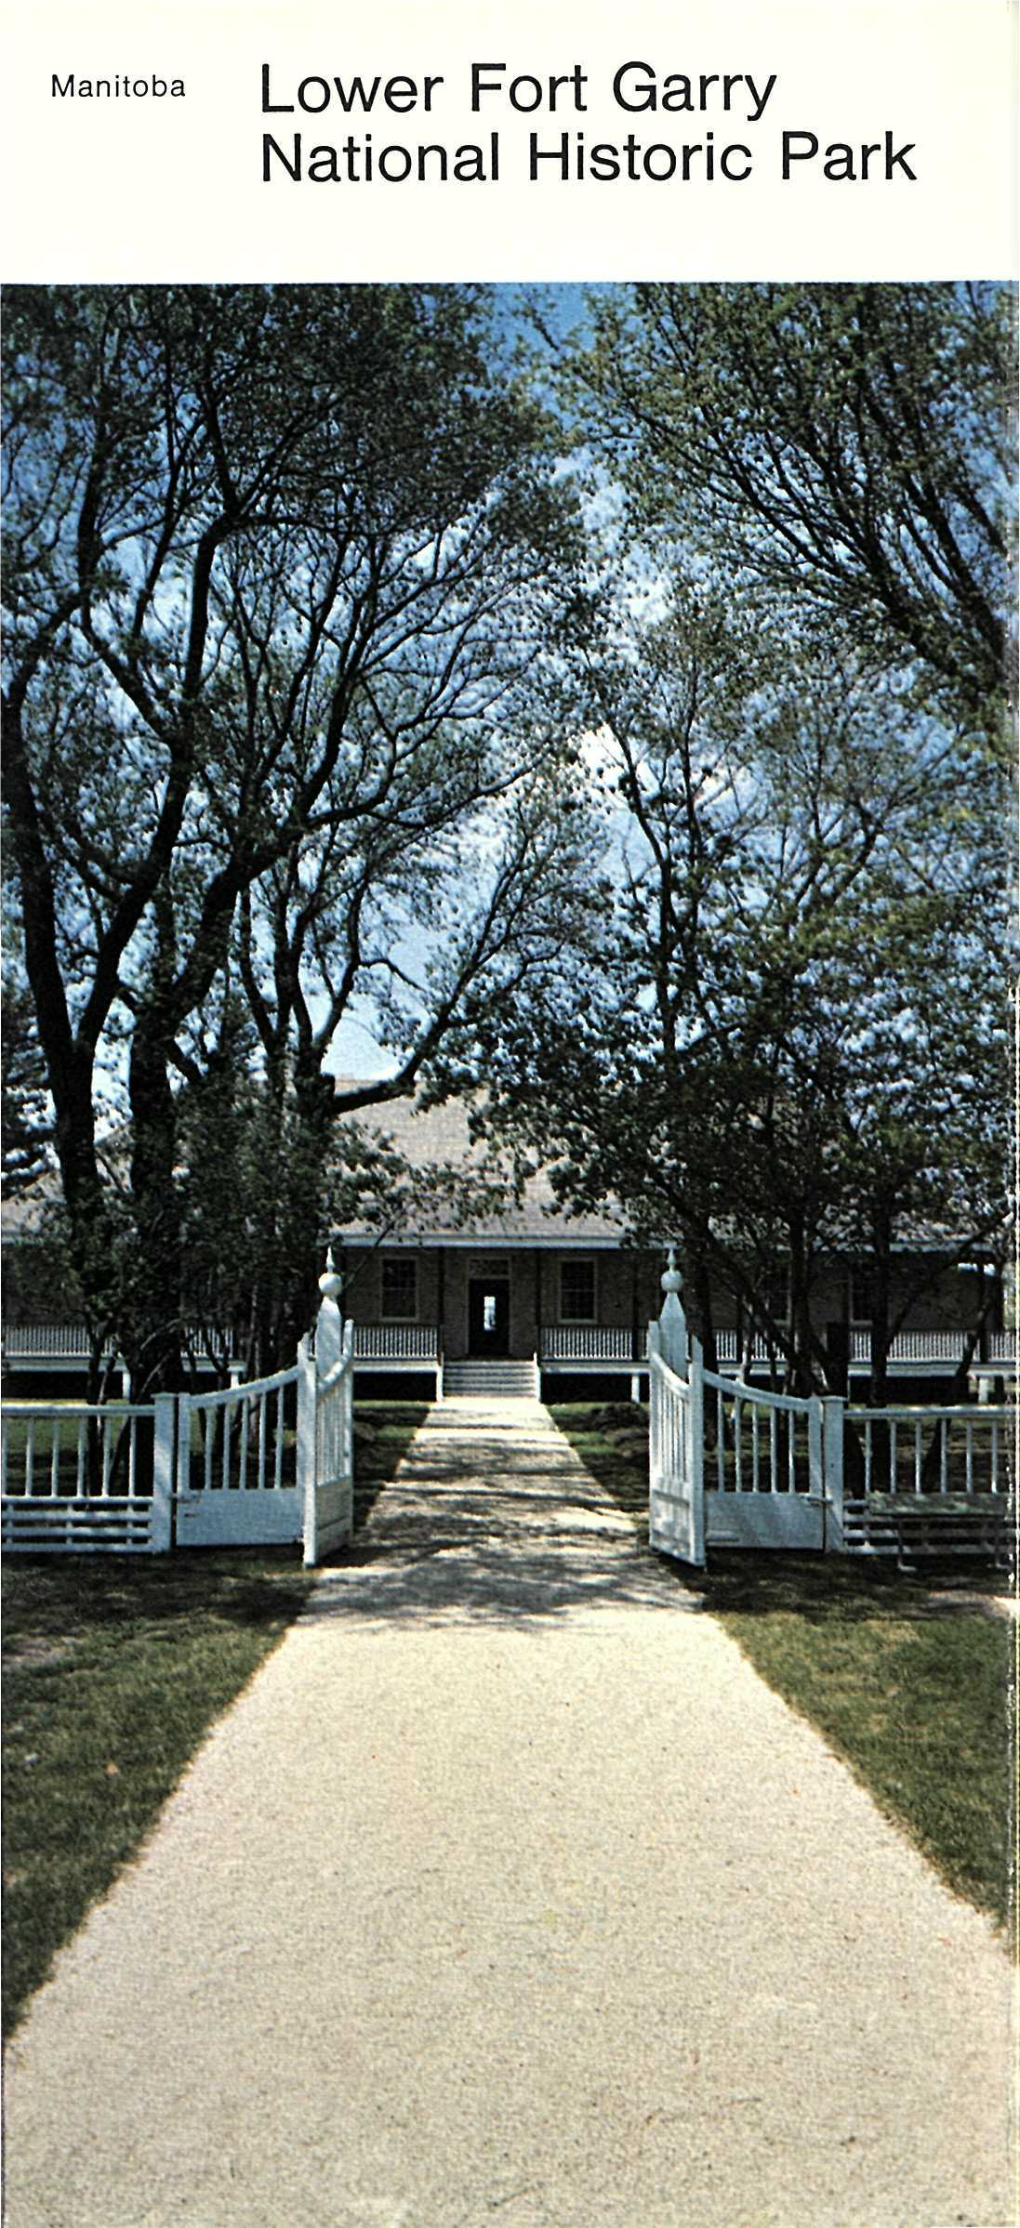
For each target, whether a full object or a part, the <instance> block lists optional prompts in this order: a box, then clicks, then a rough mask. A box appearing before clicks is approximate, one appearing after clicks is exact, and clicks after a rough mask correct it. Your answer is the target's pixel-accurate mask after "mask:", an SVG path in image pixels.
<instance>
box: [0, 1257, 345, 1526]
mask: <svg viewBox="0 0 1020 2228" xmlns="http://www.w3.org/2000/svg"><path fill="white" fill-rule="evenodd" d="M319 1284H320V1289H321V1291H322V1295H323V1297H322V1305H321V1306H320V1309H319V1314H318V1319H317V1323H316V1334H315V1352H314V1354H313V1353H312V1349H311V1343H310V1341H309V1340H302V1343H301V1347H300V1349H299V1353H298V1360H297V1363H296V1364H295V1366H294V1367H293V1368H292V1369H284V1370H280V1371H278V1373H277V1374H276V1375H275V1376H273V1377H262V1378H259V1379H257V1380H256V1381H255V1382H254V1383H251V1384H242V1385H232V1386H230V1387H229V1389H228V1390H225V1391H222V1392H214V1393H202V1394H199V1395H197V1396H196V1395H189V1394H180V1395H177V1396H176V1397H175V1396H173V1395H171V1394H159V1395H158V1396H157V1398H156V1399H155V1400H154V1401H153V1402H152V1403H151V1404H150V1405H148V1406H146V1407H135V1406H130V1405H122V1404H120V1403H118V1404H116V1405H114V1404H108V1405H107V1406H104V1407H100V1408H89V1407H85V1406H82V1405H77V1404H71V1403H68V1404H66V1405H58V1404H54V1405H52V1406H49V1407H38V1406H36V1405H35V1404H34V1403H30V1402H21V1401H10V1402H4V1404H3V1411H2V1417H0V1435H2V1450H3V1451H2V1465H3V1480H2V1487H3V1489H2V1525H3V1545H4V1547H5V1548H6V1549H9V1550H10V1551H12V1552H15V1553H18V1552H20V1553H22V1554H67V1553H68V1552H70V1551H75V1552H86V1553H94V1552H97V1551H105V1552H111V1551H112V1552H116V1553H119V1554H142V1555H152V1554H163V1553H165V1552H166V1551H167V1550H168V1549H169V1548H170V1547H171V1545H176V1546H178V1547H238V1546H267V1545H279V1544H282V1543H286V1542H288V1541H295V1540H303V1542H304V1559H305V1562H306V1563H317V1562H321V1561H322V1559H323V1558H324V1556H326V1555H329V1554H332V1553H333V1552H334V1550H335V1549H336V1548H338V1547H340V1546H342V1545H343V1543H344V1541H345V1540H347V1539H349V1538H350V1536H351V1533H352V1531H353V1528H354V1477H353V1453H354V1426H353V1399H354V1334H353V1326H352V1325H351V1324H348V1325H347V1327H346V1330H345V1329H344V1326H343V1324H342V1323H341V1319H340V1311H339V1308H338V1307H337V1304H336V1297H335V1295H336V1292H337V1290H338V1288H339V1278H338V1277H337V1276H336V1275H335V1274H334V1272H333V1269H332V1264H330V1266H329V1268H328V1269H327V1272H326V1274H325V1276H323V1277H320V1279H319ZM175 1534H176V1537H175V1536H174V1535H175Z"/></svg>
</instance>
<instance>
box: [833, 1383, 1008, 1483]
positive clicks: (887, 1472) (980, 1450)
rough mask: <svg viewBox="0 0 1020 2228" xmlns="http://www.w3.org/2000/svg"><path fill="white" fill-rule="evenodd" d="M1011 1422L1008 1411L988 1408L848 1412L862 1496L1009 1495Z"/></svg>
mask: <svg viewBox="0 0 1020 2228" xmlns="http://www.w3.org/2000/svg"><path fill="white" fill-rule="evenodd" d="M1011 1422H1012V1418H1011V1413H1010V1410H1009V1409H1008V1408H993V1407H989V1406H984V1407H981V1406H979V1407H976V1408H928V1407H925V1408H906V1407H896V1408H848V1409H847V1410H846V1425H847V1428H848V1431H849V1432H850V1433H851V1434H852V1435H853V1436H854V1437H855V1438H856V1440H857V1442H858V1445H859V1447H860V1452H861V1460H862V1464H863V1474H862V1478H861V1484H862V1486H863V1494H864V1496H865V1497H867V1496H868V1495H870V1494H873V1493H881V1494H893V1495H903V1494H907V1493H910V1494H913V1495H914V1496H915V1497H916V1496H918V1495H921V1494H933V1493H934V1494H939V1495H946V1494H956V1495H960V1494H962V1495H963V1496H964V1497H965V1498H968V1499H969V1498H970V1497H971V1496H972V1495H974V1494H977V1493H996V1494H998V1493H1008V1492H1009V1490H1010V1484H1011V1479H1010V1463H1009V1454H1010V1426H1011ZM851 1444H852V1442H851ZM852 1474H853V1473H852V1472H851V1475H852Z"/></svg>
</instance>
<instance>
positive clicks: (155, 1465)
mask: <svg viewBox="0 0 1020 2228" xmlns="http://www.w3.org/2000/svg"><path fill="white" fill-rule="evenodd" d="M152 1405H153V1408H154V1410H155V1419H156V1420H155V1423H154V1425H153V1435H152V1437H153V1443H152V1521H151V1529H150V1533H149V1537H150V1539H151V1541H152V1553H153V1554H154V1555H166V1554H167V1553H168V1552H169V1548H170V1511H171V1509H172V1507H173V1484H174V1408H175V1406H176V1402H175V1400H174V1396H173V1393H157V1394H156V1396H155V1399H154V1400H153V1404H152Z"/></svg>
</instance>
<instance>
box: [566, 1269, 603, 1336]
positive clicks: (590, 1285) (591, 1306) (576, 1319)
mask: <svg viewBox="0 0 1020 2228" xmlns="http://www.w3.org/2000/svg"><path fill="white" fill-rule="evenodd" d="M560 1321H561V1323H594V1321H595V1263H594V1261H561V1262H560Z"/></svg>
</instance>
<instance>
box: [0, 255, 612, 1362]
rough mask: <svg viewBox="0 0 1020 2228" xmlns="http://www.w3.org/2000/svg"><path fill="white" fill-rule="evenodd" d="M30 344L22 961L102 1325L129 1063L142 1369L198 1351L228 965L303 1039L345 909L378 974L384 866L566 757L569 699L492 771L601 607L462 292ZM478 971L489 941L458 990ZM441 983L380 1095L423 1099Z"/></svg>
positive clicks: (495, 357)
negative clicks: (188, 1335)
mask: <svg viewBox="0 0 1020 2228" xmlns="http://www.w3.org/2000/svg"><path fill="white" fill-rule="evenodd" d="M6 346H7V360H8V372H7V426H6V463H7V502H6V507H7V518H8V531H7V561H8V589H7V598H8V601H7V610H8V620H7V680H6V690H5V714H6V723H7V755H6V791H5V797H6V803H7V809H8V812H9V816H10V825H11V834H12V850H13V855H14V861H15V866H16V872H17V879H18V885H19V894H20V902H21V909H22V915H23V923H24V943H25V960H26V971H27V976H28V980H29V983H30V986H31V991H32V996H33V1002H34V1006H35V1011H36V1016H37V1021H38V1027H39V1034H40V1040H41V1043H42V1047H43V1052H44V1056H45V1060H46V1069H47V1076H48V1080H49V1087H50V1090H51V1093H52V1096H53V1101H54V1106H55V1115H56V1119H55V1138H56V1149H57V1153H58V1157H59V1162H60V1169H61V1177H62V1183H63V1191H64V1197H65V1201H66V1206H67V1212H68V1216H69V1220H70V1226H71V1231H72V1243H73V1247H74V1254H75V1265H76V1270H77V1273H78V1276H79V1279H80V1281H81V1282H82V1284H83V1286H86V1287H87V1288H88V1290H89V1292H90V1295H91V1304H92V1305H93V1306H94V1307H95V1309H96V1310H98V1311H102V1309H103V1308H105V1307H106V1306H107V1305H108V1304H110V1297H111V1296H110V1294H109V1293H104V1292H103V1291H102V1290H101V1289H100V1286H101V1284H102V1279H103V1268H102V1263H103V1261H104V1260H105V1259H107V1258H113V1253H114V1244H113V1240H114V1231H113V1227H112V1223H111V1220H110V1217H111V1200H110V1194H109V1187H108V1185H107V1184H106V1182H105V1181H104V1177H103V1171H102V1168H101V1164H100V1157H99V1153H98V1149H97V1099H98V1095H99V1077H100V1074H101V1071H102V1068H103V1065H104V1063H107V1064H110V1065H111V1066H112V1068H113V1070H114V1072H115V1073H116V1072H117V1070H118V1064H119V1068H120V1072H121V1074H122V1075H123V1078H124V1087H125V1094H126V1101H127V1111H128V1114H129V1118H130V1201H131V1213H132V1218H133V1225H134V1231H135V1236H136V1241H137V1253H138V1262H139V1266H140V1272H141V1273H139V1274H138V1275H137V1276H136V1277H135V1278H134V1279H133V1280H132V1285H131V1288H132V1290H133V1293H134V1299H133V1303H132V1309H131V1312H130V1319H126V1318H125V1319H124V1320H123V1321H122V1323H121V1326H120V1330H121V1338H122V1343H123V1345H124V1347H125V1351H126V1352H127V1355H128V1359H129V1360H130V1362H131V1364H132V1368H133V1370H134V1371H135V1372H136V1381H137V1382H138V1385H139V1390H141V1389H142V1388H143V1387H144V1386H145V1385H146V1384H158V1383H173V1382H175V1381H176V1379H177V1378H178V1377H179V1374H180V1369H181V1355H180V1323H181V1319H182V1295H183V1259H182V1248H181V1227H180V1218H179V1214H178V1211H177V1210H178V1200H177V1178H176V1169H177V1157H178V1136H177V1131H178V1102H179V1095H180V1094H179V1087H178V1086H179V1078H180V1077H181V1076H182V1075H183V1076H186V1077H188V1078H189V1079H190V1080H191V1082H192V1083H194V1082H195V1080H196V1076H197V1075H199V1074H200V1073H201V1071H202V1067H203V1061H204V1053H205V1049H206V1035H207V1032H206V1027H205V1016H206V1014H207V1012H208V1011H209V1010H210V1008H211V1007H212V1008H214V1007H215V1005H216V1002H217V1000H221V999H222V998H224V997H229V996H230V995H231V994H232V991H233V989H234V987H235V978H236V973H237V970H238V969H240V970H241V974H242V979H243V981H244V984H245V987H246V988H247V990H248V993H249V995H250V996H251V997H252V1004H253V1012H254V1014H255V1018H256V1021H257V1022H259V1023H262V1022H264V1020H265V1011H264V1009H265V996H264V989H263V987H262V985H261V984H260V983H259V976H260V974H261V973H262V972H263V970H264V968H265V966H266V965H268V966H269V968H270V972H271V973H272V971H273V970H274V969H275V975H276V988H275V1020H274V1022H273V1024H272V1025H271V1028H270V1030H269V1033H270V1034H271V1033H272V1029H273V1028H275V1030H276V1037H277V1044H276V1050H277V1051H279V1050H280V1044H281V1042H283V1041H285V1040H286V1037H287V1032H288V1031H289V1030H290V1028H291V1026H292V1024H293V1025H294V1026H295V1027H296V1026H297V1023H298V1019H299V1017H300V1016H301V1012H302V1006H303V1004H304V1006H305V1008H306V1009H307V1007H308V1000H307V998H306V995H305V991H304V989H303V988H302V987H301V981H300V977H301V970H302V966H303V964H304V963H305V961H306V958H307V955H308V953H309V952H310V951H312V950H313V948H314V949H315V956H316V964H317V966H318V969H319V977H320V982H325V981H326V977H327V974H328V969H326V968H325V966H324V941H323V940H322V939H324V935H325V922H326V919H327V915H328V916H330V918H331V919H332V922H333V927H332V929H331V931H330V935H331V939H332V946H333V951H334V953H336V954H342V952H343V949H344V944H345V939H346V940H347V956H346V959H343V958H342V957H341V958H340V960H339V965H340V968H341V973H342V972H343V969H344V967H345V966H346V967H347V969H348V973H350V972H351V970H352V969H353V974H351V984H352V988H353V981H354V976H355V975H357V973H358V971H359V969H360V968H361V965H362V954H361V949H360V942H359V935H358V933H357V924H358V921H359V919H360V917H361V914H362V913H363V912H364V910H365V907H366V904H367V901H368V896H369V893H371V895H372V897H373V898H374V899H375V900H376V901H378V899H379V889H380V884H379V881H378V880H376V879H373V877H374V876H375V875H376V873H377V870H378V871H379V872H381V874H382V878H383V885H384V887H386V888H389V889H390V890H392V889H393V888H394V887H395V879H394V878H395V876H396V873H397V865H398V861H399V860H400V858H401V857H403V860H404V871H405V872H406V874H407V875H408V876H410V875H412V874H413V873H414V871H415V865H414V862H415V860H417V861H418V862H419V865H420V864H421V862H422V860H423V853H424V848H425V838H426V837H427V838H428V839H429V840H430V841H432V843H433V847H435V846H436V845H437V844H438V843H439V842H440V841H441V840H442V839H443V837H444V836H445V840H446V842H447V844H448V846H451V847H452V846H453V845H454V844H455V843H456V841H457V839H458V835H459V834H462V833H463V831H464V829H465V828H466V826H467V824H468V822H469V821H470V819H471V815H472V814H473V813H476V812H477V811H478V810H479V808H480V807H481V806H482V805H483V804H485V805H488V806H490V807H491V806H493V805H494V803H495V801H496V798H497V797H499V796H505V797H509V796H511V795H512V794H513V792H514V788H515V784H520V783H521V782H522V781H525V782H526V780H527V778H528V774H529V769H534V767H535V764H536V756H537V751H538V745H539V743H540V742H544V744H545V745H546V749H547V752H548V751H549V750H551V749H552V746H553V745H554V744H555V742H556V740H557V733H558V727H557V714H556V712H555V710H554V711H553V714H552V716H551V719H550V720H548V721H547V722H546V723H545V725H544V731H543V732H539V731H538V724H537V722H536V719H535V716H534V712H533V711H532V713H531V715H530V717H529V718H528V720H527V722H526V727H525V731H524V741H523V743H522V745H521V747H520V749H519V750H518V753H517V756H516V758H514V756H513V749H512V746H511V745H510V744H508V745H507V747H506V749H505V750H504V751H503V754H502V757H501V761H500V766H499V771H498V776H497V778H496V779H495V781H494V780H493V777H492V774H491V772H490V771H489V770H488V768H487V756H486V743H487V740H488V739H490V738H491V737H492V735H493V733H494V732H495V730H496V728H497V726H499V727H500V728H502V729H503V730H505V731H509V728H510V724H511V720H512V717H513V716H514V715H515V714H516V712H518V711H520V710H521V709H522V707H523V705H524V702H525V698H526V697H527V693H528V688H529V681H530V682H533V683H534V687H535V688H536V689H537V686H538V678H539V674H540V670H541V666H542V662H543V659H545V658H547V657H548V655H549V653H550V649H551V648H553V647H554V646H555V641H556V637H557V631H558V628H559V625H560V622H561V614H562V613H563V611H564V610H565V609H566V608H567V607H568V606H569V604H570V602H571V599H572V597H574V596H575V588H574V565H575V559H576V554H577V538H576V526H575V520H574V513H573V506H572V503H571V500H570V496H569V491H568V490H566V489H565V488H564V487H563V486H562V485H561V484H560V483H559V481H558V478H557V473H556V468H555V467H556V455H555V444H554V440H553V434H552V429H551V428H550V425H549V423H548V422H547V421H546V420H545V419H544V418H543V417H542V414H541V413H540V411H539V410H538V408H537V407H536V406H535V405H534V404H533V403H532V402H531V401H529V399H528V398H527V396H526V394H525V393H524V391H523V389H522V387H521V385H520V382H519V381H517V380H516V379H515V378H514V377H513V376H511V374H510V371H509V369H508V366H507V364H506V362H505V361H504V360H503V359H502V356H501V351H500V348H499V345H498V343H497V340H496V338H495V336H494V332H493V329H492V324H491V320H490V319H489V316H488V312H487V308H486V304H485V302H484V300H483V298H482V297H481V296H480V295H479V294H478V292H477V290H474V289H459V290H456V291H446V292H444V291H441V290H440V291H438V292H436V293H434V294H424V293H421V292H418V291H414V290H410V289H404V288H389V289H373V288H361V289H352V290H349V291H345V290H337V289H329V290H320V291H315V292H310V291H309V290H307V289H302V288H290V287H281V288H276V289H273V288H260V289H247V288H222V289H213V290H198V289H188V288H184V289H178V288H168V289H164V288H157V289H145V290H139V291H137V292H136V291H133V290H131V289H113V290H110V291H108V292H107V291H91V290H90V291H84V292H83V291H81V290H69V289H65V290H58V291H56V292H53V293H49V292H40V291H36V290H31V291H27V292H21V291H19V290H15V293H14V295H13V296H12V298H11V302H10V305H9V312H8V319H7V335H6ZM532 702H533V699H532ZM455 763H456V764H457V766H458V768H459V772H458V775H457V778H456V779H454V778H453V777H452V775H451V774H450V771H449V769H450V768H451V767H452V766H453V765H454V764H455ZM437 767H439V768H440V771H439V772H437V770H436V769H437ZM442 769H445V772H444V771H443V770H442ZM437 798H438V802H437V803H436V810H437V811H438V813H439V820H438V824H437V826H436V827H434V828H433V827H432V826H431V824H430V817H429V815H430V811H431V805H430V799H432V800H433V801H436V799H437ZM416 814H417V815H418V818H417V820H416V819H415V815H416ZM534 855H535V843H534V842H532V843H530V844H528V845H526V846H525V851H524V853H523V854H520V857H519V874H518V886H517V889H516V891H512V890H509V889H508V890H507V892H506V894H505V898H504V901H503V919H504V925H503V928H502V929H501V931H500V933H499V936H498V937H497V939H496V941H497V943H498V944H499V945H500V947H501V948H502V947H505V945H506V943H507V939H508V937H509V936H510V928H509V926H508V924H509V922H510V921H511V919H515V920H516V926H515V928H514V934H516V933H517V930H518V928H520V927H521V926H522V923H523V915H522V914H521V913H520V910H519V908H520V899H521V893H522V891H523V890H524V888H525V887H526V886H527V884H528V881H529V877H530V876H531V875H532V873H533V866H534ZM422 871H424V870H422ZM512 871H513V870H511V872H512ZM426 891H427V884H426ZM515 908H516V909H517V911H516V913H515ZM352 930H353V931H354V933H353V940H352ZM320 932H321V935H320ZM316 937H320V942H319V944H318V946H316V944H315V939H316ZM269 953H271V954H272V957H271V958H268V957H267V955H268V954H269ZM488 956H489V955H488V954H487V953H486V952H485V951H484V950H483V952H482V953H481V954H479V955H478V957H477V959H476V961H475V963H474V964H472V961H471V957H470V953H469V951H468V949H467V947H466V946H465V948H464V950H463V951H461V953H460V957H459V964H460V967H461V975H462V976H463V978H464V981H463V984H462V985H461V987H467V986H468V985H469V984H470V983H471V982H473V981H474V980H475V979H476V978H477V977H478V974H479V969H480V966H481V963H482V959H483V958H486V959H487V958H488ZM449 963H450V962H449V954H447V964H449ZM364 964H365V965H368V966H372V965H377V964H378V962H377V960H376V959H375V958H374V957H373V958H371V959H369V960H366V961H365V962H364ZM433 975H434V977H435V978H436V979H437V980H438V979H439V977H440V976H441V975H442V965H441V964H440V963H439V962H438V961H437V962H436V963H435V965H434V967H433ZM285 978H288V979H285ZM330 979H332V978H330ZM450 992H451V993H452V994H453V996H454V999H455V998H456V996H457V995H459V994H460V991H459V988H458V978H457V967H456V965H454V972H453V975H452V976H451V977H450ZM326 996H327V999H328V1000H329V1004H330V1008H331V1010H333V1009H335V1007H336V1002H337V1001H336V993H335V990H334V993H333V994H331V993H330V991H329V989H328V988H327V990H326ZM260 1001H261V1003H260ZM448 1004H449V997H448V995H444V994H441V995H440V996H439V998H438V1001H437V1003H436V1005H435V1008H434V1010H433V1011H432V1013H431V1019H429V1018H428V1016H426V1015H421V1016H420V1019H421V1034H420V1039H415V1040H413V1041H412V1042H411V1045H410V1049H409V1051H408V1054H407V1057H406V1059H405V1060H404V1062H403V1064H402V1067H401V1071H400V1074H399V1076H398V1077H396V1078H393V1079H392V1080H391V1081H390V1082H388V1083H387V1084H385V1085H384V1086H381V1087H380V1089H379V1091H378V1092H377V1093H376V1094H375V1095H377V1096H383V1097H385V1096H386V1095H389V1094H390V1093H391V1092H393V1091H396V1090H398V1089H401V1088H404V1087H406V1083H407V1081H408V1080H409V1078H411V1077H413V1075H414V1073H415V1072H416V1070H417V1065H418V1062H419V1060H420V1057H421V1052H422V1048H423V1047H424V1046H427V1045H428V1044H429V1043H430V1042H431V1041H432V1037H431V1036H430V1031H433V1032H434V1031H435V1030H438V1029H441V1027H442V1026H443V1025H444V1018H445V1015H446V1012H447V1007H448ZM261 1033H262V1035H263V1041H264V1043H265V1038H266V1033H267V1032H266V1030H265V1029H264V1028H263V1029H262V1032H261ZM212 1034H213V1036H214V1037H215V1035H216V1029H215V1025H214V1028H213V1032H212ZM298 1035H299V1039H300V1030H299V1032H298ZM265 1049H266V1054H267V1059H268V1057H269V1053H270V1047H269V1045H268V1044H267V1043H266V1044H265ZM320 1049H321V1048H320ZM298 1054H299V1056H300V1041H299V1044H298ZM284 1057H285V1059H286V1058H289V1057H290V1054H289V1053H288V1054H287V1055H284ZM298 1064H299V1065H300V1057H299V1062H298ZM315 1080H316V1084H317V1085H319V1086H321V1077H318V1076H317V1077H316V1079H315ZM290 1082H291V1083H292V1085H293V1087H294V1089H295V1090H296V1091H297V1090H298V1069H297V1067H296V1066H293V1065H292V1068H291V1073H290ZM363 1095H365V1094H363ZM298 1096H299V1097H300V1092H299V1091H298ZM320 1099H321V1100H322V1101H323V1102H324V1099H325V1093H324V1091H322V1090H321V1088H320ZM120 1289H121V1290H123V1286H121V1287H120Z"/></svg>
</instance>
